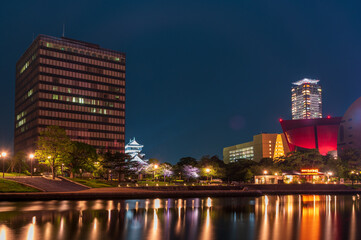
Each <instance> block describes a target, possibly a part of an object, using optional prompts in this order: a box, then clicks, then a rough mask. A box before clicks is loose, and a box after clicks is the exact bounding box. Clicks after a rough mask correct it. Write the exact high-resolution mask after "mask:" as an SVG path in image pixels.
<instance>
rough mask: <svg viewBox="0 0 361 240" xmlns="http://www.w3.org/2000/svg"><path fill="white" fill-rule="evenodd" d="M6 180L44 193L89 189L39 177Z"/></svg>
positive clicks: (62, 180)
mask: <svg viewBox="0 0 361 240" xmlns="http://www.w3.org/2000/svg"><path fill="white" fill-rule="evenodd" d="M6 179H9V180H13V181H16V182H19V183H24V184H27V185H29V186H33V187H35V188H37V189H39V190H43V191H44V192H74V191H81V190H86V189H88V188H87V187H85V186H81V185H78V184H76V183H73V182H70V181H67V180H64V179H57V180H52V179H47V178H44V177H38V176H34V177H11V178H6Z"/></svg>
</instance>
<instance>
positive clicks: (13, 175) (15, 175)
mask: <svg viewBox="0 0 361 240" xmlns="http://www.w3.org/2000/svg"><path fill="white" fill-rule="evenodd" d="M0 176H1V177H2V176H3V173H2V172H1V173H0ZM20 176H29V175H26V174H24V173H15V172H12V173H5V177H20Z"/></svg>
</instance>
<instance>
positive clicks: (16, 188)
mask: <svg viewBox="0 0 361 240" xmlns="http://www.w3.org/2000/svg"><path fill="white" fill-rule="evenodd" d="M6 192H11V193H14V192H39V190H37V189H35V188H32V187H28V186H25V185H22V184H20V183H17V182H14V181H11V180H6V179H0V193H6Z"/></svg>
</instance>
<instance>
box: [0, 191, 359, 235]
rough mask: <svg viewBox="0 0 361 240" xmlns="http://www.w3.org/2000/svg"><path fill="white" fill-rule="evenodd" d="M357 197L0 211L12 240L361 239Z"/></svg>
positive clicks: (2, 231) (2, 227)
mask: <svg viewBox="0 0 361 240" xmlns="http://www.w3.org/2000/svg"><path fill="white" fill-rule="evenodd" d="M360 202H361V200H360V196H358V195H354V196H351V195H350V196H331V195H293V196H264V197H260V198H204V199H199V198H193V199H147V200H114V201H102V200H97V201H49V202H15V203H10V202H2V203H0V240H9V239H102V240H106V239H150V240H153V239H154V240H155V239H207V240H208V239H240V238H241V239H267V240H268V239H298V240H303V239H306V240H310V239H351V240H352V239H360V238H361V229H360V228H358V223H359V222H361V212H360Z"/></svg>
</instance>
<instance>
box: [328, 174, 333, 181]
mask: <svg viewBox="0 0 361 240" xmlns="http://www.w3.org/2000/svg"><path fill="white" fill-rule="evenodd" d="M332 174H333V173H332V172H327V182H329V181H330V176H332Z"/></svg>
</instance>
